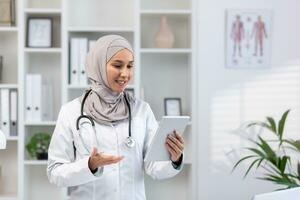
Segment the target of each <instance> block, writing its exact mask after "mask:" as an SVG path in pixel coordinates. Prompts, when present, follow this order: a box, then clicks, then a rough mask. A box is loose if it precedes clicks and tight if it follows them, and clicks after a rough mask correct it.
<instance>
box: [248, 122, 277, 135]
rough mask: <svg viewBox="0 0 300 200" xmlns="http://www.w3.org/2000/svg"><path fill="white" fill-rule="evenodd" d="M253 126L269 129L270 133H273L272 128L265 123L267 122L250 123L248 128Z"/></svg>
mask: <svg viewBox="0 0 300 200" xmlns="http://www.w3.org/2000/svg"><path fill="white" fill-rule="evenodd" d="M252 126H261V127H264V128H267V129H269V130H270V131H272V132H273V130H272V127H271V126H270V125H269V124H267V123H265V122H253V123H249V124H248V125H247V128H250V127H252ZM275 133H276V132H275Z"/></svg>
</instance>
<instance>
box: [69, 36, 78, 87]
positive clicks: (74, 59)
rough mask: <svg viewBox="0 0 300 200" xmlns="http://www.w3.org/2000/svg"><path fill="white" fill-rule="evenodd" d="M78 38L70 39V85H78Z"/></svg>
mask: <svg viewBox="0 0 300 200" xmlns="http://www.w3.org/2000/svg"><path fill="white" fill-rule="evenodd" d="M78 52H79V38H71V52H70V84H71V85H78V84H79V73H78V71H79V55H78V54H79V53H78Z"/></svg>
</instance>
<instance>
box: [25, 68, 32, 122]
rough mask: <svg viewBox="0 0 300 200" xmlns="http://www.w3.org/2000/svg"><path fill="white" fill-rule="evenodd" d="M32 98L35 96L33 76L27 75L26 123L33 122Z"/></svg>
mask: <svg viewBox="0 0 300 200" xmlns="http://www.w3.org/2000/svg"><path fill="white" fill-rule="evenodd" d="M32 96H33V92H32V74H26V91H25V98H26V102H25V104H26V106H25V118H26V121H32V114H33V105H32V104H33V102H32Z"/></svg>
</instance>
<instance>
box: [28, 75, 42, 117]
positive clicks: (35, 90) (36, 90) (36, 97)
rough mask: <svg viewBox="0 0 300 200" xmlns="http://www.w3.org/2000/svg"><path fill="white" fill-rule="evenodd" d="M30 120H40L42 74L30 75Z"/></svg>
mask: <svg viewBox="0 0 300 200" xmlns="http://www.w3.org/2000/svg"><path fill="white" fill-rule="evenodd" d="M31 97H32V106H33V111H32V121H42V109H41V108H42V100H41V98H42V76H41V75H40V74H33V75H32V96H31Z"/></svg>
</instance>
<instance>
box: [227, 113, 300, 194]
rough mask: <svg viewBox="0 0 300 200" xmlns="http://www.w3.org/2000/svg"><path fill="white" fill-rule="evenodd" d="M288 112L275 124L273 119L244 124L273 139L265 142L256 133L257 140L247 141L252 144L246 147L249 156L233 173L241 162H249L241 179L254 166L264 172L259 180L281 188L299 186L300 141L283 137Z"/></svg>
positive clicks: (243, 159) (244, 158)
mask: <svg viewBox="0 0 300 200" xmlns="http://www.w3.org/2000/svg"><path fill="white" fill-rule="evenodd" d="M289 112H290V110H287V111H285V112H284V113H283V115H282V116H281V119H280V120H279V121H278V122H276V121H275V120H274V119H273V118H272V117H266V121H264V122H262V121H258V122H254V123H248V124H247V126H246V129H248V128H249V127H252V126H258V127H261V128H263V129H268V130H269V131H268V132H270V133H271V134H272V135H273V136H274V138H275V139H272V140H270V139H265V138H263V137H262V136H261V135H259V134H257V137H256V139H251V138H248V140H249V141H250V142H251V143H252V144H253V145H252V146H249V147H246V148H245V149H246V150H247V152H248V154H247V155H245V156H244V157H242V158H241V159H240V160H239V161H238V162H237V163H236V164H235V165H234V167H233V169H232V171H234V170H235V169H236V167H237V166H239V165H241V163H242V162H244V161H246V160H251V162H249V165H248V166H247V170H246V173H245V175H244V177H246V176H247V175H248V173H249V172H250V170H251V169H253V167H256V169H262V170H263V172H264V174H263V175H262V176H260V177H257V178H258V179H261V180H265V181H270V182H272V183H274V184H277V185H280V186H281V188H280V189H288V188H293V187H298V186H300V162H299V160H298V159H297V156H296V155H297V154H299V153H300V140H292V139H288V138H285V137H284V127H285V122H286V119H287V116H288V114H289Z"/></svg>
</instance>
